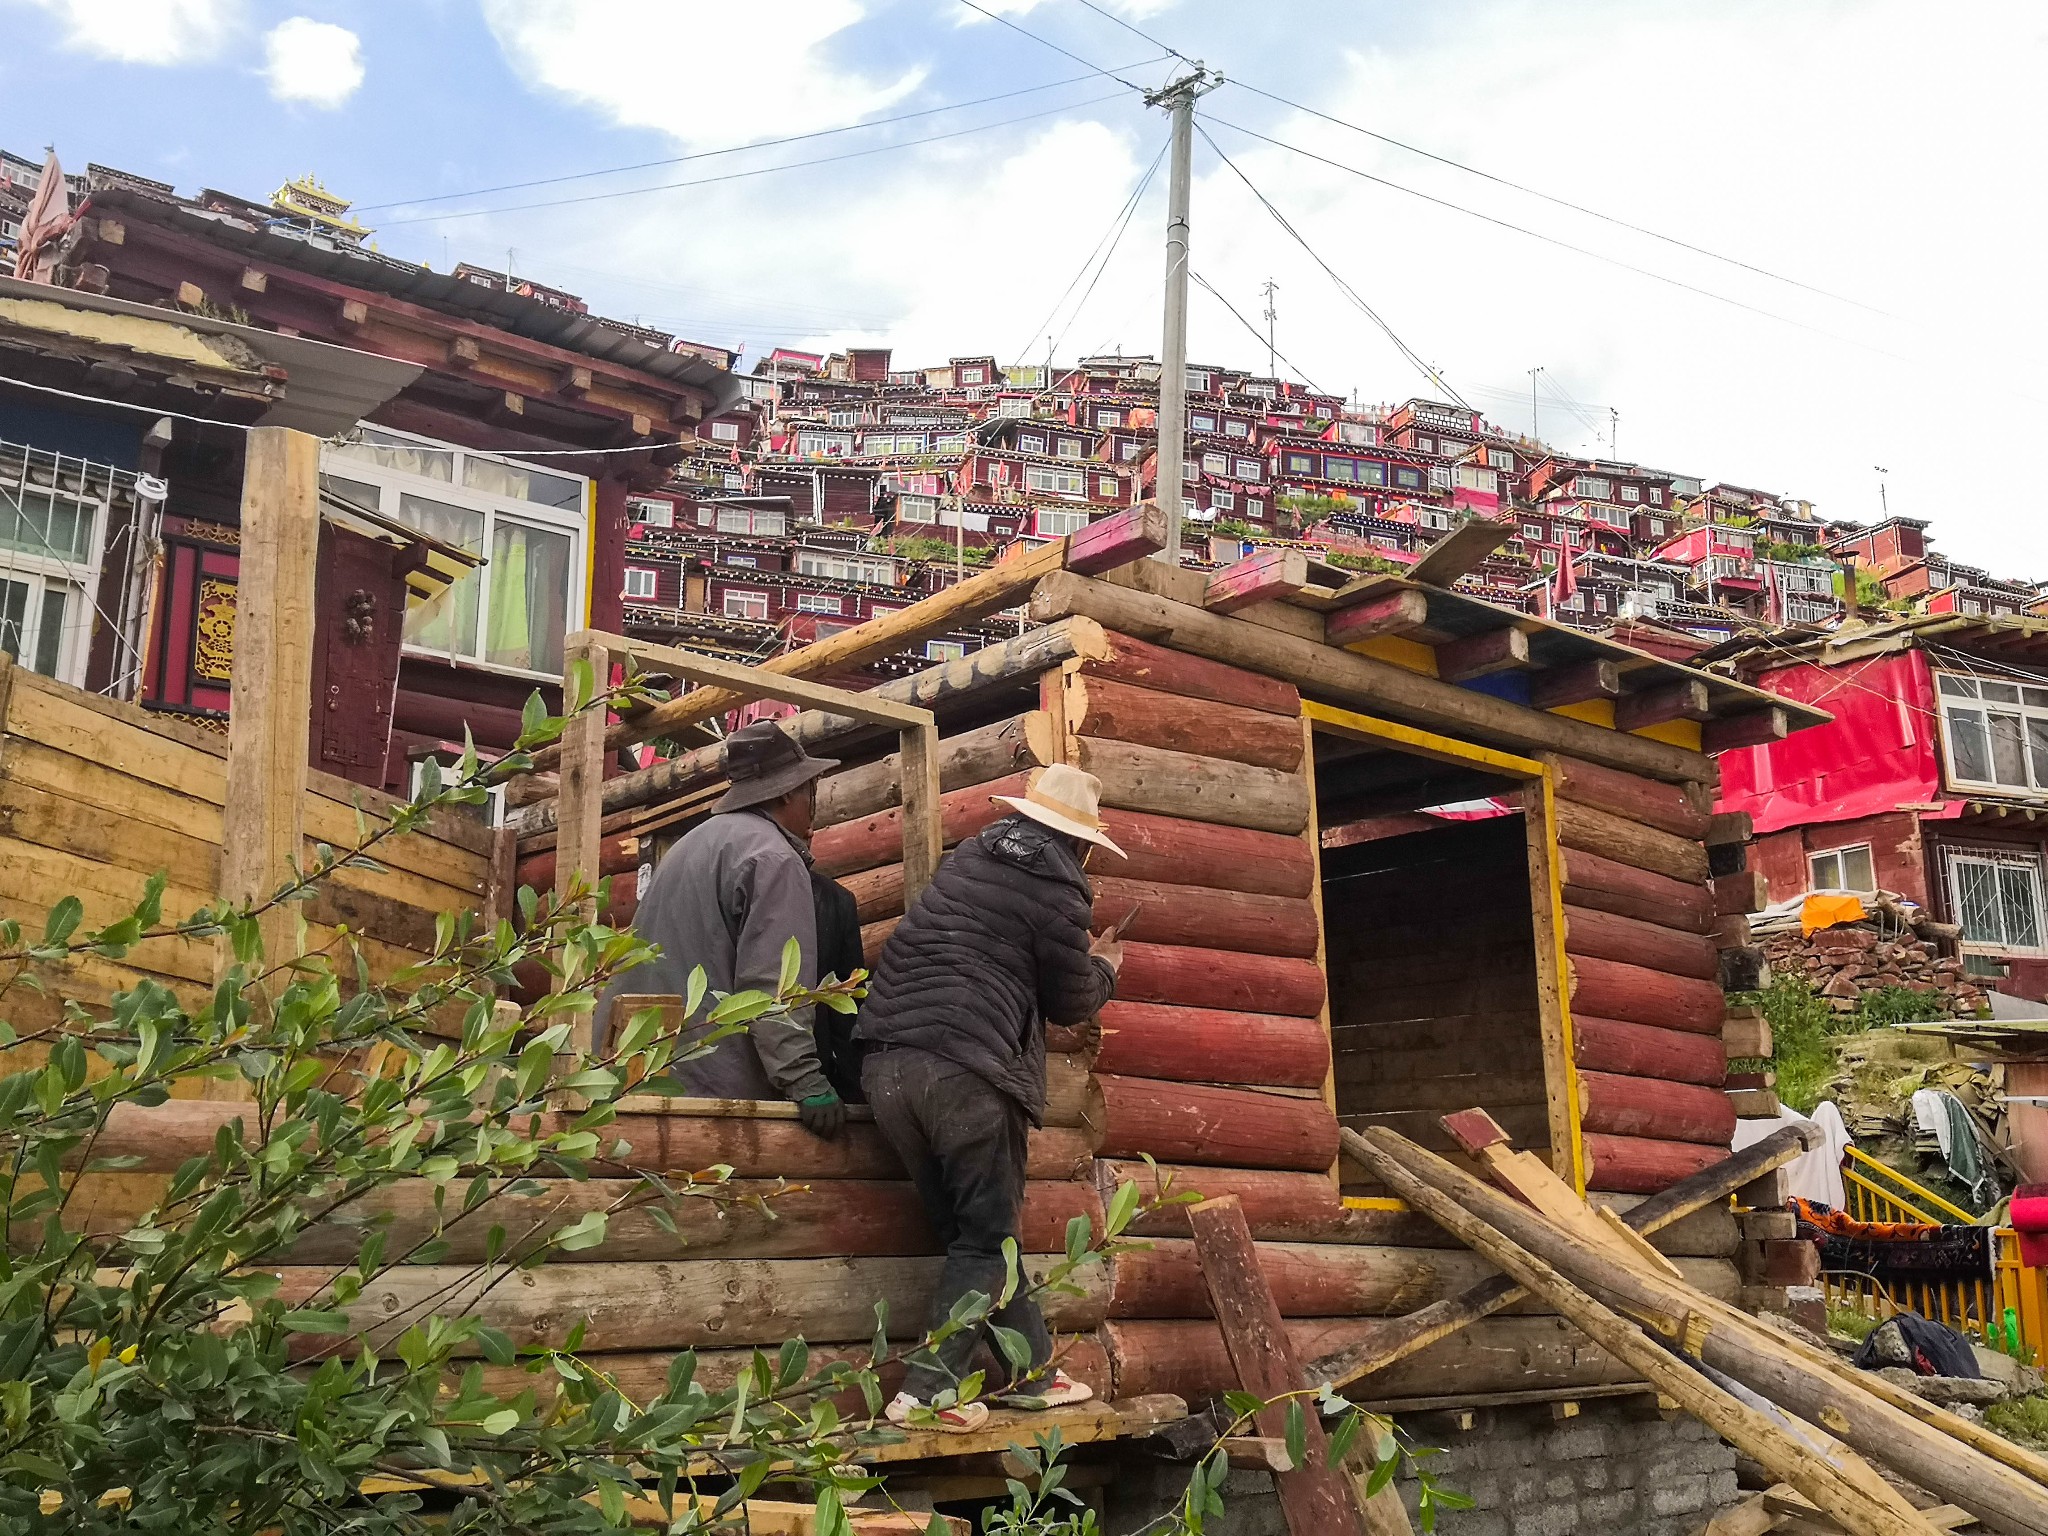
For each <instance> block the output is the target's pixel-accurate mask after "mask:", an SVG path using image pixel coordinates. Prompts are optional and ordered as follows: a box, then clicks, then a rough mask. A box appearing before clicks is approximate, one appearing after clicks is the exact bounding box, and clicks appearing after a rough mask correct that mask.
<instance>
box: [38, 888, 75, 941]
mask: <svg viewBox="0 0 2048 1536" xmlns="http://www.w3.org/2000/svg"><path fill="white" fill-rule="evenodd" d="M84 919H85V903H84V902H82V901H80V900H79V899H78V898H77V897H76V896H66V897H65V898H64V899H63V900H62V901H60V902H58V903H57V904H56V905H55V906H54V907H52V908H50V916H49V920H48V921H47V922H45V923H44V924H43V943H44V944H45V945H47V946H49V947H50V948H52V949H54V948H56V947H57V946H58V945H60V944H68V943H69V942H70V941H71V935H72V934H74V933H76V932H77V931H78V925H79V924H80V923H81V922H83V921H84Z"/></svg>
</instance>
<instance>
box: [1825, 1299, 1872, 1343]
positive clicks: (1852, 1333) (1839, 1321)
mask: <svg viewBox="0 0 2048 1536" xmlns="http://www.w3.org/2000/svg"><path fill="white" fill-rule="evenodd" d="M1876 1331H1877V1319H1876V1318H1874V1317H1872V1316H1871V1315H1870V1314H1869V1313H1868V1312H1864V1311H1860V1310H1858V1309H1857V1308H1855V1307H1829V1308H1828V1332H1829V1333H1839V1334H1841V1335H1842V1337H1843V1338H1845V1339H1854V1340H1855V1341H1856V1342H1857V1343H1858V1344H1861V1343H1862V1342H1863V1341H1864V1340H1865V1339H1867V1338H1869V1337H1870V1336H1871V1334H1873V1333H1875V1332H1876Z"/></svg>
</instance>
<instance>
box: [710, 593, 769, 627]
mask: <svg viewBox="0 0 2048 1536" xmlns="http://www.w3.org/2000/svg"><path fill="white" fill-rule="evenodd" d="M769 607H770V603H769V600H768V594H767V593H766V592H757V591H754V590H752V589H750V588H745V587H740V588H734V587H727V588H726V589H725V592H724V593H723V594H722V595H721V596H720V597H719V599H718V611H719V612H720V613H722V614H724V615H725V616H726V617H727V618H728V619H756V620H765V619H766V618H767V617H768V609H769ZM757 608H758V609H759V610H760V611H759V612H758V613H757V612H755V611H754V610H755V609H757Z"/></svg>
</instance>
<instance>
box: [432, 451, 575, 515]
mask: <svg viewBox="0 0 2048 1536" xmlns="http://www.w3.org/2000/svg"><path fill="white" fill-rule="evenodd" d="M462 483H463V484H464V485H466V486H468V487H469V488H470V489H471V490H473V491H483V492H485V493H486V494H487V495H491V496H510V497H511V498H512V499H513V500H515V501H530V502H534V503H535V504H537V505H539V506H543V507H556V508H559V509H560V510H562V511H564V512H575V511H580V510H581V509H582V506H583V482H582V481H581V480H574V479H571V478H570V477H569V476H567V475H550V474H545V473H543V472H542V471H540V470H537V469H528V468H527V467H526V466H525V465H524V464H508V463H506V462H505V461H504V460H502V459H484V458H478V457H477V456H476V455H474V454H468V453H465V454H464V455H463V456H462Z"/></svg>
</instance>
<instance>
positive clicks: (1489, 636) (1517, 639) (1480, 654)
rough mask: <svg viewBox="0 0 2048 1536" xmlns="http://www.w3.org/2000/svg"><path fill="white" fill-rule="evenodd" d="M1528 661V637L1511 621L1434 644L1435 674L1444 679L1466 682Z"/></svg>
mask: <svg viewBox="0 0 2048 1536" xmlns="http://www.w3.org/2000/svg"><path fill="white" fill-rule="evenodd" d="M1528 665H1529V637H1528V636H1527V635H1526V634H1524V633H1523V632H1522V631H1521V630H1519V629H1516V628H1515V627H1514V626H1513V625H1504V626H1502V627H1501V628H1499V629H1488V630H1482V631H1480V632H1479V633H1478V634H1476V635H1464V636H1461V637H1460V638H1458V639H1456V640H1446V641H1444V642H1442V643H1441V644H1439V645H1438V646H1437V647H1436V675H1437V676H1438V677H1439V678H1441V679H1442V680H1443V681H1444V682H1447V683H1463V682H1469V681H1471V679H1473V678H1475V677H1489V676H1491V675H1492V674H1493V673H1495V672H1512V671H1517V670H1519V669H1521V668H1523V667H1526V666H1528Z"/></svg>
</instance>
